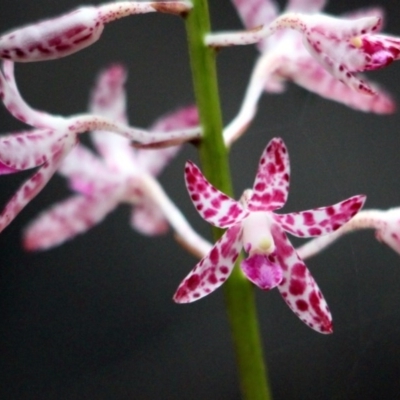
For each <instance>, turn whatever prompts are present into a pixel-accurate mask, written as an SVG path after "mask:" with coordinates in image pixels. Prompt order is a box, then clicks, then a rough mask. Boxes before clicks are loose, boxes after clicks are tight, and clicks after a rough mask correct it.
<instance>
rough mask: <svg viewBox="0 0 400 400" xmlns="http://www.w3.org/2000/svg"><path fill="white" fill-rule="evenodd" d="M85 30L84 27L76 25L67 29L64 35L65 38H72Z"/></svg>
mask: <svg viewBox="0 0 400 400" xmlns="http://www.w3.org/2000/svg"><path fill="white" fill-rule="evenodd" d="M85 29H86V27H85V26H84V25H80V26H79V25H77V26H74V27H73V28H71V29H68V30H67V31H65V33H64V35H65V37H67V38H72V37H73V36H76V35H78V34H79V33H81V32H83V31H84V30H85Z"/></svg>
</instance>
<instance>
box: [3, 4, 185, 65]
mask: <svg viewBox="0 0 400 400" xmlns="http://www.w3.org/2000/svg"><path fill="white" fill-rule="evenodd" d="M191 8H192V5H191V3H190V2H188V1H153V2H152V1H149V2H140V1H118V2H115V3H107V4H102V5H99V6H92V7H81V8H78V9H76V10H74V11H72V12H70V13H68V14H65V15H62V16H61V17H57V18H53V19H49V20H46V21H41V22H38V23H36V24H33V25H29V26H26V27H23V28H19V29H16V30H13V31H12V32H10V33H7V34H5V35H3V36H1V37H0V58H2V59H6V60H12V61H18V62H32V61H45V60H53V59H56V58H61V57H65V56H68V55H70V54H73V53H76V52H77V51H79V50H82V49H84V48H85V47H88V46H90V45H91V44H93V43H95V42H96V41H97V40H98V39H99V38H100V36H101V34H102V32H103V29H104V25H105V24H107V23H109V22H112V21H114V20H116V19H120V18H123V17H126V16H128V15H133V14H144V13H149V12H157V11H158V12H164V13H169V14H176V15H183V14H185V13H187V12H188V11H189V10H190V9H191Z"/></svg>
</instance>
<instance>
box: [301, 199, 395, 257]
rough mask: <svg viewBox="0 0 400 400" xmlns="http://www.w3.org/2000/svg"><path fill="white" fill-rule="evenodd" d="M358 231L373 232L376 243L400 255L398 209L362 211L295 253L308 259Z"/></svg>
mask: <svg viewBox="0 0 400 400" xmlns="http://www.w3.org/2000/svg"><path fill="white" fill-rule="evenodd" d="M360 229H373V230H375V237H376V239H377V240H378V241H380V242H382V243H385V244H386V245H387V246H389V247H390V248H391V249H392V250H394V251H395V252H396V253H398V254H400V207H395V208H390V209H388V210H362V211H360V212H359V213H358V214H357V215H355V216H354V217H353V218H352V219H351V220H350V221H349V222H347V223H346V224H344V225H343V226H341V227H340V228H339V229H338V230H336V231H335V232H332V233H330V234H329V235H325V236H321V237H318V238H315V239H312V240H310V241H309V242H308V243H306V244H304V245H303V246H301V247H299V248H298V249H297V252H298V254H299V255H300V256H301V257H302V258H310V257H312V256H314V255H315V254H317V253H319V252H321V251H322V250H324V249H325V248H326V247H328V246H329V245H331V244H332V243H333V242H335V241H336V240H337V239H339V238H341V237H342V236H343V235H345V234H347V233H350V232H354V231H356V230H360Z"/></svg>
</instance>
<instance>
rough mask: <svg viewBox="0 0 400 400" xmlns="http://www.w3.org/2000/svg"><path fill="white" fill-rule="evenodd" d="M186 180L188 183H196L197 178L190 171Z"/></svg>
mask: <svg viewBox="0 0 400 400" xmlns="http://www.w3.org/2000/svg"><path fill="white" fill-rule="evenodd" d="M186 181H187V183H189V184H190V183H196V178H195V176H194V175H193V174H190V173H188V174H187V175H186Z"/></svg>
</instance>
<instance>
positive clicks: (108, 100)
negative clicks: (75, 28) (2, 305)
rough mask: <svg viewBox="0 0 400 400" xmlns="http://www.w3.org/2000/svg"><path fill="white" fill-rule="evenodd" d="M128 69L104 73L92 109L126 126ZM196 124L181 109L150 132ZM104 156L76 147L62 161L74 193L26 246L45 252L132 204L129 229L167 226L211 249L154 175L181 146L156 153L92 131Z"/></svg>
mask: <svg viewBox="0 0 400 400" xmlns="http://www.w3.org/2000/svg"><path fill="white" fill-rule="evenodd" d="M125 80H126V72H125V69H124V68H123V67H122V66H120V65H113V66H111V67H109V68H108V69H106V70H105V71H103V72H102V73H101V74H100V76H99V78H98V80H97V84H96V86H95V88H94V90H93V93H92V98H91V102H90V111H91V112H93V113H95V114H99V115H103V116H106V117H109V118H112V119H114V120H115V121H117V122H120V123H127V116H126V96H125V90H124V83H125ZM197 125H198V114H197V109H196V108H195V107H193V106H191V107H186V108H182V109H180V110H178V111H176V112H173V113H171V114H168V115H166V116H164V117H162V118H160V119H159V120H158V121H157V122H156V123H155V124H154V125H153V126H152V127H151V130H152V131H159V132H165V134H166V135H167V132H168V131H171V130H174V129H181V128H190V127H194V126H197ZM93 138H94V144H95V146H96V149H97V150H98V152H99V154H100V155H101V157H99V156H96V155H95V154H94V153H93V152H91V151H90V150H89V149H87V148H85V147H84V146H83V145H80V144H78V145H77V146H76V147H75V149H74V150H73V151H72V152H71V154H70V155H68V157H66V158H65V160H64V161H63V162H62V164H61V166H60V169H59V172H60V173H61V174H62V175H64V176H65V177H66V178H67V179H68V181H69V185H70V187H71V188H72V189H73V190H74V191H75V192H76V193H75V194H74V195H72V196H71V197H69V198H67V199H66V200H64V201H61V202H60V203H57V204H55V205H53V206H52V207H51V208H50V209H49V210H46V211H44V212H43V213H41V214H40V215H39V216H38V217H37V218H36V219H35V220H34V221H33V222H32V223H31V224H30V225H29V226H28V227H27V228H26V229H25V232H24V247H25V248H26V249H28V250H44V249H48V248H50V247H53V246H56V245H59V244H61V243H63V242H64V241H66V240H70V239H72V238H73V237H75V236H76V235H78V234H80V233H84V232H86V231H87V230H88V229H90V228H91V227H92V226H93V225H95V224H97V223H99V222H101V221H102V220H103V219H104V218H105V217H106V216H107V214H109V213H110V212H111V211H112V210H114V209H115V208H116V207H117V206H118V204H120V203H128V204H132V205H134V207H133V210H132V217H131V225H132V226H133V227H134V228H135V229H136V230H137V231H139V232H140V233H143V234H145V235H158V234H162V233H165V232H166V230H167V229H168V222H167V221H169V222H170V224H171V225H172V226H173V227H174V229H175V231H176V233H177V235H179V238H180V239H181V241H183V242H184V244H185V245H186V247H189V248H190V250H192V251H193V250H194V249H196V251H195V253H196V254H203V253H204V252H205V251H208V250H209V244H208V242H206V241H205V240H204V239H202V238H200V237H199V236H198V235H197V234H196V233H195V232H193V230H192V229H191V227H190V225H189V224H188V223H187V221H186V220H185V218H184V217H183V216H182V214H181V212H180V211H179V210H178V209H177V208H176V206H175V205H174V204H173V203H172V202H171V200H170V199H169V198H168V196H167V195H166V194H165V192H164V191H163V189H162V188H161V186H160V184H159V183H158V182H157V180H156V179H155V177H156V176H157V175H158V174H159V173H160V172H161V170H162V169H163V168H164V166H165V165H166V164H167V163H168V162H169V160H170V159H171V158H172V157H173V156H174V155H175V154H176V153H177V152H178V151H179V149H180V146H174V147H169V148H165V149H157V150H140V149H136V148H133V147H132V146H131V143H130V141H129V140H128V139H126V138H123V137H119V136H116V135H112V134H108V132H106V133H104V132H98V131H96V132H93Z"/></svg>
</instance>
